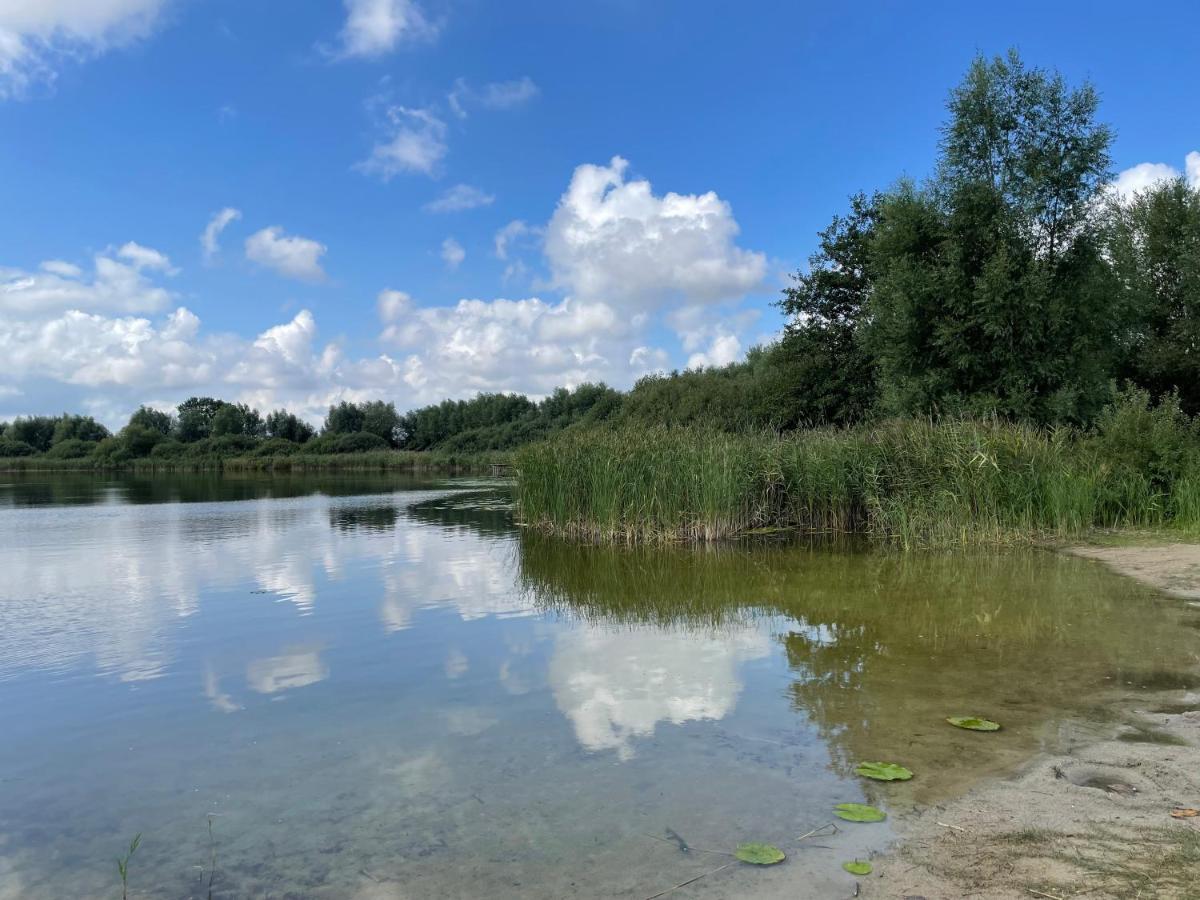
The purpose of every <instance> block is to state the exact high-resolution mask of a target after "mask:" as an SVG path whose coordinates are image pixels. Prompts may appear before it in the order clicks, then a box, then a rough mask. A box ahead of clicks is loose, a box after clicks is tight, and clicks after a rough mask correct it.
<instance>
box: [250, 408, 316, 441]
mask: <svg viewBox="0 0 1200 900" xmlns="http://www.w3.org/2000/svg"><path fill="white" fill-rule="evenodd" d="M263 426H264V428H265V430H266V434H267V437H271V438H282V439H283V440H285V441H293V442H295V443H297V444H303V443H305V442H306V441H309V440H311V439H312V437H313V435H314V434H316V430H315V429H314V428H313V427H312V426H311V425H309V424H308V423H307V422H305V421H304V420H303V419H300V418H297V417H296V416H295V415H294V414H292V413H290V412H288V411H287V410H285V409H277V410H275V412H273V413H270V414H268V415H267V418H266V421H265V422H264V423H263Z"/></svg>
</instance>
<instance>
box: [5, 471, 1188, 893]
mask: <svg viewBox="0 0 1200 900" xmlns="http://www.w3.org/2000/svg"><path fill="white" fill-rule="evenodd" d="M1196 619H1197V613H1196V611H1195V610H1191V609H1189V608H1188V607H1187V606H1186V605H1184V604H1180V603H1177V602H1176V601H1171V600H1167V599H1164V598H1160V597H1158V596H1156V595H1154V594H1152V593H1150V592H1148V591H1146V590H1144V589H1142V588H1139V587H1138V586H1137V585H1135V584H1134V583H1132V582H1129V581H1126V580H1122V579H1120V578H1118V577H1116V576H1113V575H1110V574H1108V573H1107V572H1106V571H1104V570H1103V569H1101V568H1099V567H1098V566H1095V565H1094V564H1090V563H1087V562H1085V561H1082V560H1076V559H1071V558H1065V557H1060V556H1056V555H1053V554H1049V553H1037V552H1021V553H1003V554H1000V553H972V554H929V555H910V556H900V555H895V554H886V553H878V552H876V553H871V552H866V551H865V550H862V549H857V550H856V549H854V548H840V549H831V548H814V547H811V546H794V545H783V544H779V543H758V544H753V545H745V546H726V547H721V548H708V549H699V550H685V549H666V550H664V549H658V550H653V551H649V550H629V549H600V548H590V547H576V546H569V545H564V544H561V543H558V542H554V541H550V540H546V539H539V538H536V537H535V536H531V535H528V534H523V533H522V532H521V531H520V530H519V529H517V528H515V527H514V525H513V524H512V514H511V509H510V503H509V495H508V492H507V488H506V487H505V485H503V484H502V483H491V482H487V481H466V480H458V481H455V480H441V481H426V482H418V481H413V480H406V479H402V478H397V477H386V478H385V477H378V478H367V477H348V478H324V479H320V478H317V479H312V478H309V479H304V478H293V479H284V478H278V479H273V480H267V479H252V478H246V479H220V478H199V477H194V478H177V479H168V478H156V479H153V480H135V479H131V480H112V479H107V480H106V479H102V478H92V477H84V476H75V477H65V476H24V477H21V478H16V477H14V476H11V475H10V476H0V898H3V900H9V898H65V897H72V898H75V897H80V898H83V897H119V896H120V886H119V878H118V875H117V871H116V865H115V863H114V861H113V860H114V858H115V857H116V856H117V855H118V854H119V853H120V852H121V851H122V850H123V848H124V847H126V846H127V845H128V842H129V840H130V839H131V838H132V837H133V835H134V834H136V833H139V832H140V833H141V834H142V835H143V839H142V846H141V847H140V849H139V850H138V851H137V853H136V855H135V856H134V858H133V860H132V862H131V863H130V895H131V896H133V897H165V898H176V897H178V898H184V897H206V896H208V877H207V869H208V867H209V865H210V860H211V857H212V853H213V850H214V846H215V852H216V860H217V867H216V877H215V880H214V883H213V889H212V893H213V896H214V897H222V898H229V897H273V898H288V897H291V898H307V897H319V898H325V897H329V898H333V897H338V898H341V897H349V898H358V900H384V898H437V897H487V898H508V897H522V898H524V897H532V898H542V897H544V898H559V897H629V898H638V900H642V898H646V897H649V896H650V895H652V894H654V893H656V892H657V891H660V890H664V889H666V888H669V887H670V886H671V885H674V884H677V883H679V882H681V881H684V880H686V879H688V878H691V877H693V876H695V875H698V874H701V873H703V872H705V871H708V870H711V869H714V868H716V867H717V866H720V865H722V864H723V863H724V862H725V861H726V859H725V857H722V856H719V855H715V854H713V853H707V852H703V851H704V850H717V851H725V850H729V849H731V848H732V847H733V846H734V845H736V844H737V843H739V842H742V841H748V840H763V841H769V842H772V843H776V844H778V845H779V846H781V847H784V848H785V849H788V850H789V851H790V856H789V859H788V861H787V863H785V864H784V865H782V866H777V867H775V868H773V869H751V868H750V867H745V866H735V867H730V868H727V869H725V870H723V871H721V872H719V873H717V874H715V875H712V876H710V877H708V878H705V879H703V880H701V881H699V882H697V883H695V884H694V885H692V886H689V887H688V888H686V889H683V890H681V891H678V892H676V893H675V894H674V896H678V897H751V896H752V897H772V896H780V897H783V896H787V897H814V898H815V897H820V898H829V897H848V896H850V895H851V894H852V893H853V888H854V879H853V878H852V877H851V876H849V875H847V874H845V873H844V872H842V871H841V868H840V866H841V863H842V862H843V861H846V860H849V859H853V858H855V857H863V856H866V855H867V854H869V853H871V852H873V851H877V850H879V849H882V848H883V847H885V846H886V845H887V843H888V841H889V839H890V838H891V831H890V829H889V826H888V824H887V823H884V824H882V825H860V826H848V827H847V828H845V829H844V830H843V831H842V832H841V833H839V834H837V835H834V836H832V837H828V838H821V839H819V840H816V841H813V840H809V841H805V842H804V844H803V846H802V847H801V846H798V845H797V843H796V837H797V836H798V835H801V834H803V833H804V832H807V831H809V830H810V829H812V828H814V827H816V826H819V825H821V824H823V823H825V822H829V821H831V819H832V816H831V814H830V807H831V806H832V805H833V804H835V803H839V802H845V801H863V800H867V801H870V802H874V803H877V804H880V805H882V806H884V807H886V808H888V809H889V810H890V811H891V812H892V813H903V812H904V811H905V810H907V809H911V808H912V807H913V806H914V805H920V804H925V803H929V802H935V801H937V800H938V799H939V798H942V797H945V796H947V795H948V794H951V793H953V792H955V791H958V790H962V789H963V788H964V787H966V786H968V785H969V784H970V783H971V781H972V780H973V779H975V778H978V777H980V776H981V775H989V774H996V773H1004V772H1008V771H1011V770H1012V769H1014V768H1015V767H1016V766H1018V765H1020V764H1021V762H1022V761H1024V760H1027V759H1028V758H1029V757H1030V756H1031V755H1032V754H1034V753H1036V752H1037V751H1038V750H1040V749H1062V748H1064V747H1066V746H1068V745H1070V744H1071V743H1072V742H1073V741H1077V740H1080V739H1083V738H1086V737H1087V736H1089V735H1093V734H1095V733H1096V732H1097V731H1098V730H1103V729H1105V728H1111V727H1112V725H1111V722H1110V721H1108V720H1109V719H1110V718H1111V716H1112V715H1113V713H1112V710H1113V709H1114V708H1115V706H1114V704H1115V703H1116V702H1117V701H1118V700H1120V699H1121V698H1123V697H1124V696H1125V695H1127V694H1129V693H1130V692H1137V691H1138V690H1140V689H1142V688H1143V687H1151V686H1154V685H1156V684H1158V683H1160V682H1161V681H1162V680H1163V679H1162V674H1163V673H1164V672H1165V673H1168V674H1169V673H1170V672H1172V671H1173V670H1174V667H1176V666H1179V665H1182V664H1183V663H1184V662H1189V661H1190V662H1194V661H1195V658H1196V649H1195V647H1196V636H1197V631H1196V626H1197V624H1198V623H1197V621H1196ZM1167 680H1168V681H1169V679H1167ZM971 714H979V715H986V716H989V717H991V718H995V719H998V720H1000V721H1002V722H1003V723H1004V724H1005V726H1006V729H1005V730H1004V731H1002V732H1000V733H999V734H996V735H987V736H981V735H975V734H969V733H964V732H959V731H957V730H955V729H952V728H950V727H949V726H947V725H945V724H944V723H943V719H944V717H945V716H947V715H971ZM864 759H868V760H874V759H883V760H894V761H897V762H901V763H904V764H906V765H908V766H909V767H910V768H912V769H913V770H914V771H915V772H916V773H917V777H916V778H915V779H914V780H913V781H912V782H910V783H908V784H903V785H893V786H875V785H869V784H864V783H863V782H862V781H861V780H860V779H858V778H856V777H855V776H854V775H853V772H852V769H853V767H854V765H855V764H856V763H857V762H859V761H861V760H864ZM210 821H211V823H212V835H213V844H210V838H209V831H208V828H209V822H210ZM681 842H685V843H686V845H688V846H690V847H691V848H692V849H691V850H689V851H687V852H684V851H682V849H681ZM701 848H703V849H701Z"/></svg>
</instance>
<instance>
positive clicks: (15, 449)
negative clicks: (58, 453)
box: [0, 438, 37, 457]
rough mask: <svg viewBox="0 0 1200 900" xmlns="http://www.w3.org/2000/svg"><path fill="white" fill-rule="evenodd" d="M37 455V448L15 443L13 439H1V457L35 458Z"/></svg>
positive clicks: (18, 442) (23, 443) (20, 442)
mask: <svg viewBox="0 0 1200 900" xmlns="http://www.w3.org/2000/svg"><path fill="white" fill-rule="evenodd" d="M35 453H37V448H36V447H34V446H33V445H32V444H27V443H25V442H24V441H15V440H13V439H12V438H0V457H5V456H7V457H13V456H33V455H34V454H35Z"/></svg>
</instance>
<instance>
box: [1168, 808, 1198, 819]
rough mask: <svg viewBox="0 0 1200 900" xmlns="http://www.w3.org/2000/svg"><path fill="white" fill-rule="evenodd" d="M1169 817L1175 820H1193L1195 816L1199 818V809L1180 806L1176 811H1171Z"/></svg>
mask: <svg viewBox="0 0 1200 900" xmlns="http://www.w3.org/2000/svg"><path fill="white" fill-rule="evenodd" d="M1171 815H1172V816H1173V817H1174V818H1176V819H1194V818H1195V817H1196V816H1200V809H1192V808H1191V807H1190V806H1181V807H1179V808H1178V809H1173V810H1171Z"/></svg>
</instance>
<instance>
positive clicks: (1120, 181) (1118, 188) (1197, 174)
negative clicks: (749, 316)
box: [1109, 150, 1200, 201]
mask: <svg viewBox="0 0 1200 900" xmlns="http://www.w3.org/2000/svg"><path fill="white" fill-rule="evenodd" d="M1174 178H1186V179H1187V181H1188V184H1190V185H1191V186H1192V187H1193V188H1195V189H1196V190H1200V152H1197V151H1195V150H1193V151H1192V152H1191V153H1189V154H1188V155H1187V156H1186V157H1185V158H1184V171H1182V172H1181V171H1179V170H1178V169H1176V168H1175V167H1174V166H1172V165H1168V164H1167V163H1151V162H1144V163H1138V164H1137V165H1136V166H1131V167H1130V168H1128V169H1123V170H1122V171H1121V172H1119V173H1118V174H1117V177H1116V179H1115V180H1114V181H1113V182H1112V184H1110V185H1109V190H1110V191H1111V192H1112V193H1114V194H1115V195H1116V196H1117V197H1118V198H1120V199H1121V200H1122V201H1125V200H1129V199H1130V198H1131V197H1133V195H1134V194H1136V193H1140V192H1141V191H1144V190H1147V189H1149V188H1152V187H1154V185H1156V184H1158V183H1159V182H1163V181H1170V180H1172V179H1174Z"/></svg>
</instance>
